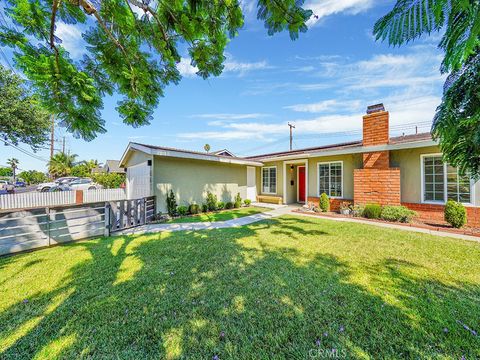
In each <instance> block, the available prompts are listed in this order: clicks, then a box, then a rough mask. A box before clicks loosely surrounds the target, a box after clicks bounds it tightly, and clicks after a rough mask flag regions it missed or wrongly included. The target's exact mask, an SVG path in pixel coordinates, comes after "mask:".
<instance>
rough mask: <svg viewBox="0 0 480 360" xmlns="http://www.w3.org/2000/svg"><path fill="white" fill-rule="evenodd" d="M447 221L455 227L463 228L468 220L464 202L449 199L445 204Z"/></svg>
mask: <svg viewBox="0 0 480 360" xmlns="http://www.w3.org/2000/svg"><path fill="white" fill-rule="evenodd" d="M444 215H445V221H446V222H448V223H449V224H450V225H452V226H453V227H454V228H457V229H459V228H461V227H462V226H463V225H465V223H466V222H467V211H466V210H465V206H463V204H462V203H459V202H456V201H453V200H448V201H447V204H446V205H445V213H444Z"/></svg>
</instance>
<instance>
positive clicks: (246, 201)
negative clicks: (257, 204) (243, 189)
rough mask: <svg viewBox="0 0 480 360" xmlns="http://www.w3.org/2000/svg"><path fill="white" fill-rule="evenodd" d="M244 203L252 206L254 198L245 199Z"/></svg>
mask: <svg viewBox="0 0 480 360" xmlns="http://www.w3.org/2000/svg"><path fill="white" fill-rule="evenodd" d="M243 203H244V204H245V206H250V205H251V204H252V200H250V199H245V200H243Z"/></svg>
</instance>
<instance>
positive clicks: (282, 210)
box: [114, 204, 480, 243]
mask: <svg viewBox="0 0 480 360" xmlns="http://www.w3.org/2000/svg"><path fill="white" fill-rule="evenodd" d="M252 205H258V206H264V207H269V208H271V209H272V210H270V211H267V212H264V213H260V214H255V215H249V216H244V217H241V218H238V219H232V220H227V221H217V222H197V223H180V224H175V223H173V224H147V225H142V226H139V227H135V228H130V229H125V230H122V231H119V232H116V233H115V234H114V235H139V234H146V233H155V232H162V231H183V230H187V231H199V230H213V229H225V228H231V227H240V226H244V225H249V224H253V223H255V222H258V221H262V220H267V219H272V218H275V217H279V216H282V215H292V216H300V217H309V218H316V219H323V220H331V221H343V222H353V223H360V224H365V225H371V226H379V227H383V228H388V229H395V230H401V231H411V232H417V233H423V234H429V235H434V236H441V237H449V238H455V239H461V240H468V241H475V242H479V243H480V238H479V237H476V236H470V235H464V234H455V233H451V232H446V231H436V230H429V229H424V228H417V227H413V226H411V227H406V226H402V225H397V224H395V223H391V224H390V223H381V222H373V221H368V220H362V219H357V218H336V217H330V216H322V215H311V214H305V213H298V212H294V211H292V210H294V209H298V206H288V205H272V204H268V205H267V204H252Z"/></svg>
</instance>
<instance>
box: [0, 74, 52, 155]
mask: <svg viewBox="0 0 480 360" xmlns="http://www.w3.org/2000/svg"><path fill="white" fill-rule="evenodd" d="M48 119H49V118H48V114H47V112H46V111H45V110H44V109H43V108H42V107H41V106H40V104H39V101H38V99H37V98H36V97H35V96H33V95H32V94H31V93H30V92H29V91H28V90H27V89H26V84H25V81H24V80H23V79H22V78H21V77H20V76H18V75H16V74H14V73H13V72H11V71H9V70H7V69H5V68H4V67H3V66H2V65H0V137H2V138H3V140H5V141H9V142H10V143H12V144H14V145H17V144H18V143H19V142H22V143H25V144H29V145H30V146H31V147H32V149H33V150H37V149H38V148H39V147H40V146H41V145H42V144H44V143H45V141H47V139H48V133H49V131H50V122H49V120H48Z"/></svg>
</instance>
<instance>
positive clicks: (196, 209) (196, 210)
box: [188, 204, 200, 215]
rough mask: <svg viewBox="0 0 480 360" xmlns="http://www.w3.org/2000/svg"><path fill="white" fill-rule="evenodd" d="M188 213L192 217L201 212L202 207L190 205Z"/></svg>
mask: <svg viewBox="0 0 480 360" xmlns="http://www.w3.org/2000/svg"><path fill="white" fill-rule="evenodd" d="M188 212H189V213H190V214H192V215H195V214H198V213H199V212H200V205H198V204H190V206H189V207H188Z"/></svg>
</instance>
